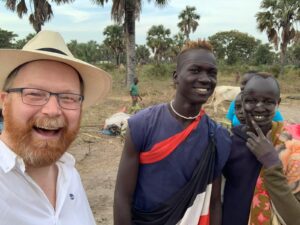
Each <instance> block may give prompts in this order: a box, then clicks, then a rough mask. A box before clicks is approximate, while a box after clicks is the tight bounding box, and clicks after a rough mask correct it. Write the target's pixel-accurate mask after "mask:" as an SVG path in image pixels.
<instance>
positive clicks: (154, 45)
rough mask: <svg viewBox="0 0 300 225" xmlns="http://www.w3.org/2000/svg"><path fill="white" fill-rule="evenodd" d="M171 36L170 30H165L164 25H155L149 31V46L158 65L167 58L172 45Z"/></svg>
mask: <svg viewBox="0 0 300 225" xmlns="http://www.w3.org/2000/svg"><path fill="white" fill-rule="evenodd" d="M170 34H171V31H170V29H167V28H165V27H164V26H163V25H158V26H155V25H153V26H152V27H151V28H150V29H149V31H148V34H147V46H148V47H149V48H150V49H151V51H152V52H153V54H154V60H155V62H156V63H157V64H158V63H159V62H162V61H163V60H164V59H165V58H166V54H165V53H166V52H167V50H168V49H169V48H170V46H171V45H172V39H171V38H170Z"/></svg>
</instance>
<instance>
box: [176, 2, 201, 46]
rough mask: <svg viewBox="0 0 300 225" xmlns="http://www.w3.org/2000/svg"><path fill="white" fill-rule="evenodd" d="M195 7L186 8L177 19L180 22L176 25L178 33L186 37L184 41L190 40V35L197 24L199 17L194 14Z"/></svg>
mask: <svg viewBox="0 0 300 225" xmlns="http://www.w3.org/2000/svg"><path fill="white" fill-rule="evenodd" d="M195 11H196V7H194V6H186V8H185V9H184V10H183V11H182V12H181V13H180V14H179V16H178V18H179V19H180V22H179V23H178V24H177V26H178V27H179V29H180V31H182V32H183V33H184V35H185V37H186V40H190V33H191V32H195V31H196V29H197V27H198V25H199V23H198V22H197V20H199V19H200V15H198V14H197V13H196V12H195Z"/></svg>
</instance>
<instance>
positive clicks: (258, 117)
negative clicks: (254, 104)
mask: <svg viewBox="0 0 300 225" xmlns="http://www.w3.org/2000/svg"><path fill="white" fill-rule="evenodd" d="M264 118H265V117H264V116H254V119H255V120H263V119H264Z"/></svg>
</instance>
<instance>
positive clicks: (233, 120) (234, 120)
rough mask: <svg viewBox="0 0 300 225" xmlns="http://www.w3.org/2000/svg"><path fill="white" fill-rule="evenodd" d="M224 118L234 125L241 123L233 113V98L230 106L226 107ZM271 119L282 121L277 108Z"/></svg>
mask: <svg viewBox="0 0 300 225" xmlns="http://www.w3.org/2000/svg"><path fill="white" fill-rule="evenodd" d="M226 118H227V119H229V120H230V121H231V124H232V126H234V127H235V126H238V125H240V124H241V123H240V121H239V119H238V118H237V117H236V114H235V100H233V101H232V102H231V103H230V106H229V108H228V112H227V114H226ZM273 121H275V122H282V121H283V116H282V115H281V113H280V112H279V110H278V109H277V110H276V112H275V115H274V117H273Z"/></svg>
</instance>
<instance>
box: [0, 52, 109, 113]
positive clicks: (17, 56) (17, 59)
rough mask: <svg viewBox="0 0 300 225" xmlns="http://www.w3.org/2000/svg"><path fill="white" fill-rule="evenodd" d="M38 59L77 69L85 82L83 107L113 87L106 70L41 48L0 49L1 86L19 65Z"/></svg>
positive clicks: (97, 99) (101, 96) (100, 98)
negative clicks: (29, 49) (30, 49)
mask: <svg viewBox="0 0 300 225" xmlns="http://www.w3.org/2000/svg"><path fill="white" fill-rule="evenodd" d="M36 60H53V61H57V62H62V63H65V64H67V65H69V66H71V67H73V68H74V69H75V70H77V71H78V72H79V74H80V76H81V77H82V80H83V82H84V101H83V109H86V108H87V107H89V106H91V105H93V104H96V103H98V102H100V101H101V100H102V99H103V98H104V97H105V96H106V95H107V94H108V92H109V90H110V89H111V83H112V81H111V76H110V75H109V74H108V73H107V72H105V71H104V70H102V69H100V68H98V67H96V66H93V65H91V64H88V63H86V62H84V61H82V60H79V59H76V58H74V57H70V56H67V55H63V54H58V53H52V52H47V51H40V50H32V51H28V50H17V49H1V50H0V63H1V64H0V87H1V88H2V87H3V84H4V82H5V80H6V78H7V76H8V75H9V74H10V73H11V72H12V71H13V70H14V69H15V68H17V67H18V66H20V65H22V64H24V63H27V62H31V61H36Z"/></svg>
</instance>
